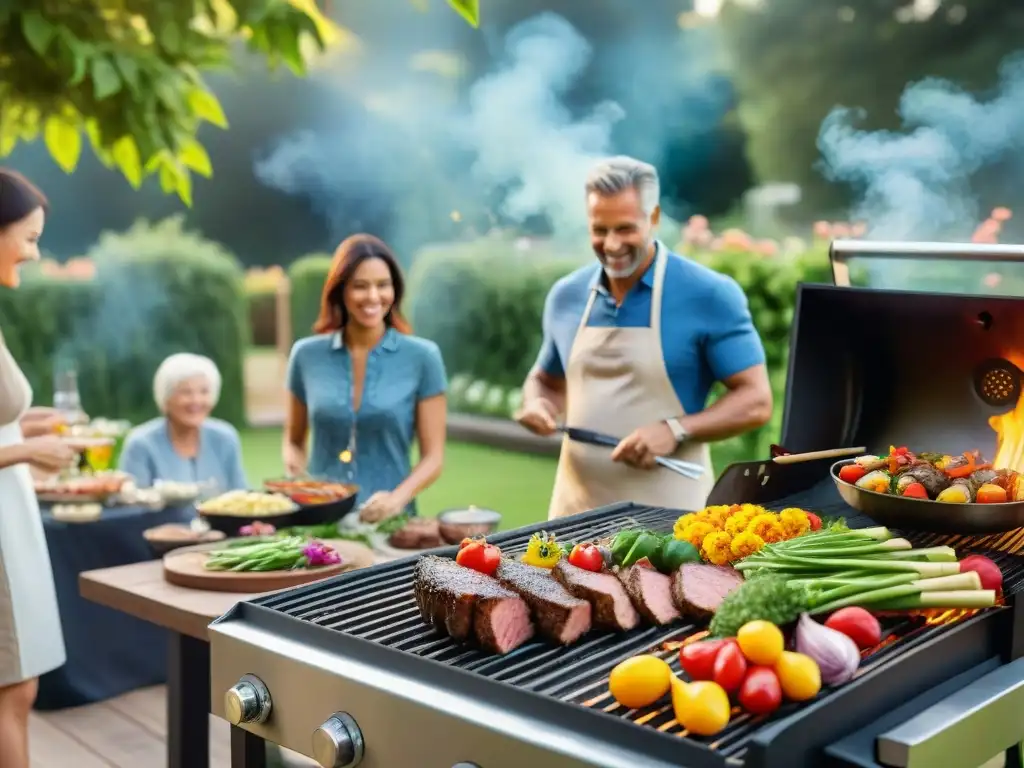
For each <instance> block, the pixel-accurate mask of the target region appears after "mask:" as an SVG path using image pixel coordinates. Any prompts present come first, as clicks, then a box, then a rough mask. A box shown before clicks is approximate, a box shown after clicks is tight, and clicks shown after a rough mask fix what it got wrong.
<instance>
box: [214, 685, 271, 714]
mask: <svg viewBox="0 0 1024 768" xmlns="http://www.w3.org/2000/svg"><path fill="white" fill-rule="evenodd" d="M270 708H271V703H270V691H268V690H267V686H265V685H264V684H263V681H262V680H260V679H259V678H258V677H256V676H255V675H243V676H242V679H241V680H239V681H238V683H237V684H235V686H234V687H232V688H231V689H230V690H229V691H228V692H227V693H225V694H224V715H225V716H226V718H227V721H228V722H229V723H231V724H232V725H241V724H242V723H265V722H267V718H269V717H270Z"/></svg>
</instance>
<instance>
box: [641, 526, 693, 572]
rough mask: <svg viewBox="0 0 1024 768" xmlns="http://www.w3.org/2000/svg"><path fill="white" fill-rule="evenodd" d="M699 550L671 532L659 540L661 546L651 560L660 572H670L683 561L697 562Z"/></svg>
mask: <svg viewBox="0 0 1024 768" xmlns="http://www.w3.org/2000/svg"><path fill="white" fill-rule="evenodd" d="M699 562H700V552H699V551H698V549H697V548H696V547H695V546H693V544H691V543H690V542H688V541H680V540H679V539H677V538H675V537H674V536H672V535H671V534H669V535H668V536H666V537H664V538H663V539H662V540H661V547H660V548H659V549H658V552H657V553H656V555H655V558H654V559H653V560H651V563H652V565H654V567H655V568H657V569H658V570H659V571H661V572H662V573H672V572H674V571H675V570H676V569H678V568H679V567H680V566H681V565H683V564H684V563H699Z"/></svg>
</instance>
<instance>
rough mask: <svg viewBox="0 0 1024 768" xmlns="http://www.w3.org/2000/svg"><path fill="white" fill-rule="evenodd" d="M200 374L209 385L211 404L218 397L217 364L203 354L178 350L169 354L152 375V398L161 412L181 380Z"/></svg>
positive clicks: (218, 374) (215, 401)
mask: <svg viewBox="0 0 1024 768" xmlns="http://www.w3.org/2000/svg"><path fill="white" fill-rule="evenodd" d="M198 376H202V377H203V378H204V379H206V383H207V384H209V385H210V396H211V397H212V399H213V404H214V405H216V404H217V400H218V399H219V398H220V385H221V379H220V371H219V370H217V364H216V363H215V362H213V360H211V359H210V358H208V357H204V356H203V355H193V354H189V353H188V352H180V353H178V354H176V355H171V356H170V357H168V358H167V359H166V360H164V361H163V362H162V363H160V367H159V368H157V369H156V375H155V376H154V377H153V399H154V400H155V401H156V405H157V408H159V409H160V412H161V413H166V412H167V401H168V400H169V399H170V398H171V395H173V394H174V390H176V389H177V388H178V387H179V386H180V385H181V384H182V382H185V381H188V380H189V379H193V378H196V377H198Z"/></svg>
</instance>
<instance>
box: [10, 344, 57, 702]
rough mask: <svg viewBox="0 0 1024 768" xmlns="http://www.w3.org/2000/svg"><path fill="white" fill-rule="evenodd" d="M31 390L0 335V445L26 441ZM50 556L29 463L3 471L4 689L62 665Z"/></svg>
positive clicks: (55, 593)
mask: <svg viewBox="0 0 1024 768" xmlns="http://www.w3.org/2000/svg"><path fill="white" fill-rule="evenodd" d="M31 404H32V388H31V387H30V386H29V383H28V380H27V379H26V378H25V375H24V374H23V373H22V372H21V369H20V368H19V367H18V364H17V363H16V362H15V361H14V358H13V357H11V353H10V352H9V351H8V350H7V347H6V345H5V344H4V343H3V338H2V336H0V447H6V446H9V445H14V444H16V443H20V442H22V440H23V437H22V434H21V426H20V425H19V423H18V422H19V420H20V419H21V416H22V415H23V414H24V413H25V411H27V410H28V408H29V406H30V405H31ZM65 660H66V655H65V651H64V637H63V634H62V632H61V626H60V612H59V610H58V606H57V592H56V589H55V588H54V585H53V572H52V571H51V569H50V553H49V551H48V550H47V548H46V535H45V534H44V532H43V521H42V518H41V517H40V515H39V503H38V501H37V500H36V494H35V490H34V488H33V484H32V477H31V475H30V473H29V468H28V465H27V464H17V465H15V466H13V467H6V468H4V469H0V687H3V686H7V685H12V684H14V683H20V682H22V681H24V680H30V679H32V678H34V677H39V676H40V675H42V674H43V673H45V672H49V671H51V670H53V669H56V668H57V667H59V666H61V665H62V664H64V662H65Z"/></svg>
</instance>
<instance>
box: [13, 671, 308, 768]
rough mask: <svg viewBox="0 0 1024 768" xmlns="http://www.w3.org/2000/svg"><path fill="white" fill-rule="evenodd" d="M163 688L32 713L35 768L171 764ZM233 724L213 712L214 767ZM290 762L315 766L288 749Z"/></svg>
mask: <svg viewBox="0 0 1024 768" xmlns="http://www.w3.org/2000/svg"><path fill="white" fill-rule="evenodd" d="M166 707H167V695H166V691H165V689H164V686H162V685H160V686H154V687H152V688H142V689H140V690H138V691H132V692H131V693H126V694H125V695H123V696H119V697H117V698H116V699H110V700H109V701H103V702H100V703H98V704H90V705H89V706H86V707H77V708H75V709H63V710H59V711H56V712H33V713H32V720H31V725H30V728H31V744H30V749H31V753H32V768H65V767H66V766H68V765H74V766H75V768H160V766H164V765H166V764H167V747H166V740H167V709H166ZM229 732H230V731H229V726H228V724H227V723H225V722H224V721H223V720H221V719H220V718H217V717H214V716H213V715H210V768H228V766H229V765H230V763H231V748H230V741H229ZM286 765H288V766H289V767H290V766H311V765H315V764H314V763H312V762H310V761H308V760H306V758H304V757H302V756H301V755H295V754H294V753H289V754H288V758H287V763H286Z"/></svg>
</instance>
